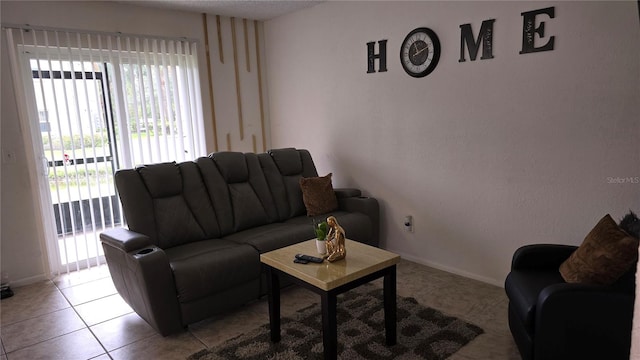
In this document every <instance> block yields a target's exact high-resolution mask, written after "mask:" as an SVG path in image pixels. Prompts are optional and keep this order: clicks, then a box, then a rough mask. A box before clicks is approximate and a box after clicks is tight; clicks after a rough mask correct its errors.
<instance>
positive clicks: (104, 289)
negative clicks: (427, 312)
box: [0, 260, 519, 360]
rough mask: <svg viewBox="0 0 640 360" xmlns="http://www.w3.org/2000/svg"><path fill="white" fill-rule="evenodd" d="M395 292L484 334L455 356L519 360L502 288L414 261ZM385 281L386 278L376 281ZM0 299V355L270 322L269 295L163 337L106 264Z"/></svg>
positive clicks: (175, 354) (180, 340) (27, 355)
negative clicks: (122, 293)
mask: <svg viewBox="0 0 640 360" xmlns="http://www.w3.org/2000/svg"><path fill="white" fill-rule="evenodd" d="M397 276H398V280H397V286H398V294H399V295H401V296H412V297H414V298H416V299H417V300H418V301H419V302H421V303H422V304H425V305H427V306H431V307H433V308H436V309H438V310H441V311H443V312H445V313H448V314H450V315H454V316H457V317H460V318H462V319H465V320H467V321H470V322H473V323H475V324H476V325H478V326H480V327H482V328H483V329H484V330H485V333H484V334H482V335H480V336H479V337H477V338H476V339H474V340H473V341H472V342H471V343H470V344H468V345H467V346H465V347H463V348H462V349H461V350H460V351H458V352H457V353H455V354H454V355H453V356H452V357H451V358H450V359H453V360H469V359H482V360H489V359H504V360H510V359H514V360H516V359H519V356H518V353H517V349H516V346H515V344H514V342H513V340H512V338H511V335H510V333H509V330H508V326H507V319H506V313H507V310H506V309H507V298H506V296H505V294H504V290H503V289H501V288H499V287H496V286H492V285H488V284H484V283H481V282H478V281H475V280H470V279H467V278H464V277H460V276H457V275H453V274H450V273H447V272H443V271H439V270H435V269H433V268H429V267H426V266H423V265H419V264H416V263H413V262H410V261H406V260H402V261H401V262H400V264H399V265H398V275H397ZM374 283H375V284H376V285H377V286H380V287H381V286H382V281H381V280H377V281H376V282H374ZM14 292H15V295H14V296H13V297H11V298H8V299H4V300H2V301H1V302H0V333H1V338H2V349H1V350H2V351H1V353H0V360H15V359H65V360H67V359H99V360H103V359H185V358H186V357H187V356H188V355H190V354H192V353H194V352H196V351H199V350H201V349H204V348H206V347H214V346H216V345H217V344H220V343H221V342H223V341H225V340H227V339H229V338H232V337H235V336H237V335H240V334H241V333H243V332H245V331H249V330H251V329H253V328H255V327H256V326H258V325H261V324H263V323H266V322H268V320H269V318H268V312H267V303H266V299H262V300H259V301H255V302H253V303H251V304H248V305H245V306H243V307H241V308H240V309H238V310H236V311H233V312H231V313H229V314H226V315H224V316H218V317H215V318H211V319H207V320H204V321H201V322H199V323H196V324H193V325H191V326H189V330H188V331H185V332H183V333H181V334H177V335H173V336H169V337H162V336H160V335H158V334H156V333H155V332H154V330H153V329H152V328H151V327H150V326H149V325H147V323H146V322H144V320H142V319H141V318H140V317H138V316H137V315H136V314H135V313H133V312H132V310H131V308H130V307H129V306H128V305H127V304H126V303H125V302H124V301H123V300H122V299H121V298H120V296H119V295H118V294H117V293H116V290H115V288H114V286H113V283H112V282H111V278H110V277H109V271H108V269H107V268H106V266H102V267H98V268H94V269H91V270H84V271H80V272H75V273H71V274H68V275H64V276H60V277H58V278H56V279H54V280H53V281H46V282H41V283H38V284H33V285H29V286H25V287H20V288H14ZM318 300H319V299H318V298H317V296H316V295H314V294H313V293H311V292H309V291H307V290H304V289H302V288H297V287H292V288H289V289H287V290H285V291H284V292H283V295H282V299H281V302H282V315H283V316H287V315H289V314H291V313H293V312H294V311H295V310H298V309H300V308H302V307H305V306H308V305H309V304H311V303H313V302H317V301H318Z"/></svg>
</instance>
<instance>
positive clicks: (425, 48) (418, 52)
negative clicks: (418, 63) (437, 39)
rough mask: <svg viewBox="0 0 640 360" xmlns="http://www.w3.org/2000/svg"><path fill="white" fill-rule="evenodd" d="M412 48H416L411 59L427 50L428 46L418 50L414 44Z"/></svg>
mask: <svg viewBox="0 0 640 360" xmlns="http://www.w3.org/2000/svg"><path fill="white" fill-rule="evenodd" d="M413 45H414V47H415V48H416V52H415V53H414V54H413V57H416V56H417V55H419V54H420V53H421V52H423V51H425V50H427V49H428V48H429V46H425V47H423V48H422V49H420V50H418V46H417V45H416V43H413Z"/></svg>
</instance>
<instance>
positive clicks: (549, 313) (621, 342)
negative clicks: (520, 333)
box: [534, 283, 634, 360]
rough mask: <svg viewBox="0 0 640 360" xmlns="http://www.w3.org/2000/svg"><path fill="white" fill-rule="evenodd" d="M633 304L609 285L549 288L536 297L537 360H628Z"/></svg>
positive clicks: (563, 285) (565, 285) (630, 295)
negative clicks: (570, 359)
mask: <svg viewBox="0 0 640 360" xmlns="http://www.w3.org/2000/svg"><path fill="white" fill-rule="evenodd" d="M633 302H634V295H633V293H625V292H621V291H618V290H616V289H614V288H612V287H609V286H599V285H587V284H568V283H562V284H554V285H551V286H548V287H547V288H545V289H544V290H542V291H541V292H540V295H539V296H538V303H537V304H538V305H537V310H536V319H535V324H536V325H535V326H536V327H535V334H534V339H535V346H536V348H535V350H534V354H536V359H569V358H572V359H625V360H626V359H628V358H629V348H630V345H631V328H632V319H633Z"/></svg>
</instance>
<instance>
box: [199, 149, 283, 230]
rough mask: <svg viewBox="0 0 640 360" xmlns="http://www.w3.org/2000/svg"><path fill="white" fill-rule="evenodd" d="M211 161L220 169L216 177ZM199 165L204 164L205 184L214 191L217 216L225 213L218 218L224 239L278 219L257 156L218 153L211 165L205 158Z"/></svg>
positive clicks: (212, 195) (210, 156)
mask: <svg viewBox="0 0 640 360" xmlns="http://www.w3.org/2000/svg"><path fill="white" fill-rule="evenodd" d="M211 162H212V163H213V164H214V165H215V168H216V169H217V170H218V172H217V174H216V172H215V170H214V169H213V168H212V166H211ZM198 165H199V166H201V167H202V166H203V165H204V168H203V170H202V174H203V176H204V178H205V183H207V184H209V185H208V186H210V187H212V188H214V190H213V191H211V190H210V191H209V193H210V194H211V201H212V202H213V204H214V207H215V210H216V213H217V214H219V215H222V213H225V216H220V217H219V218H218V219H219V221H220V228H221V230H222V235H223V236H224V235H228V234H231V233H234V232H238V231H241V230H245V229H249V228H252V227H256V226H260V225H265V224H270V223H272V222H274V221H277V220H278V213H277V210H276V207H275V204H274V201H273V197H272V195H271V191H270V189H269V186H268V184H267V181H266V179H265V177H264V173H263V172H262V168H261V167H260V162H259V160H258V157H257V155H256V154H251V153H247V154H243V153H240V152H230V151H225V152H218V153H213V154H211V155H209V163H207V160H206V159H198ZM221 184H222V185H221ZM221 186H222V187H221Z"/></svg>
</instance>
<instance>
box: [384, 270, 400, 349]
mask: <svg viewBox="0 0 640 360" xmlns="http://www.w3.org/2000/svg"><path fill="white" fill-rule="evenodd" d="M396 301H397V300H396V266H395V265H393V266H392V267H390V268H389V271H388V272H387V274H385V276H384V328H385V331H386V334H385V335H386V343H387V345H388V346H391V345H395V344H396V326H397V323H396V321H397V319H396V310H397V303H396Z"/></svg>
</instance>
